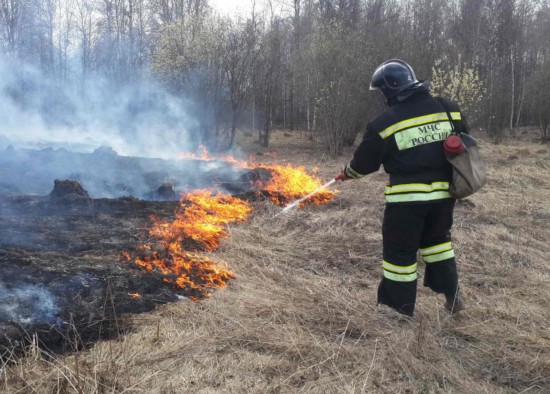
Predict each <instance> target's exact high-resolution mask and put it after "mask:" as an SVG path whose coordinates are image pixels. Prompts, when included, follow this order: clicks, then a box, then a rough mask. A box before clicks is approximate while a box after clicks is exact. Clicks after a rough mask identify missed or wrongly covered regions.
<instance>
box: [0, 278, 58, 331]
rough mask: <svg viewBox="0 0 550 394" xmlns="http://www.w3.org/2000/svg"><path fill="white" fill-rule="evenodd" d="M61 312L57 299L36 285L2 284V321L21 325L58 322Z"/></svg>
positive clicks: (0, 309) (0, 302)
mask: <svg viewBox="0 0 550 394" xmlns="http://www.w3.org/2000/svg"><path fill="white" fill-rule="evenodd" d="M59 312H60V309H59V307H58V306H57V300H56V297H55V296H54V295H53V294H52V293H51V292H50V291H48V290H47V289H46V288H44V287H43V286H40V285H34V284H21V285H19V286H9V287H8V286H6V285H4V284H2V283H0V321H1V322H14V323H19V324H36V323H48V324H54V323H56V322H57V320H58V317H57V314H58V313H59Z"/></svg>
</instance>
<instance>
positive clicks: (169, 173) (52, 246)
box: [0, 147, 335, 352]
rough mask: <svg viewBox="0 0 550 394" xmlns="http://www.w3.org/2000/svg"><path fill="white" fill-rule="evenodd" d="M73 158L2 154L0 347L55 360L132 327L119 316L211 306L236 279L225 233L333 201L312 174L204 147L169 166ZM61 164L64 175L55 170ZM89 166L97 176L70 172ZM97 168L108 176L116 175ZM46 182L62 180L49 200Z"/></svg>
mask: <svg viewBox="0 0 550 394" xmlns="http://www.w3.org/2000/svg"><path fill="white" fill-rule="evenodd" d="M74 155H76V154H75V153H71V152H67V151H64V150H62V149H59V150H52V149H46V150H41V151H38V150H36V151H31V150H16V149H13V148H11V147H10V148H8V149H6V151H5V152H4V154H3V155H1V157H0V164H1V165H2V166H3V168H6V169H9V170H13V171H15V168H16V167H17V171H19V172H22V173H23V172H24V173H25V176H22V177H10V178H9V180H10V182H12V183H7V182H2V183H0V188H2V189H1V190H0V192H1V193H2V195H3V196H5V197H4V198H2V199H1V201H0V214H1V215H0V265H1V266H2V272H3V275H2V278H3V279H2V280H1V282H0V300H2V304H3V306H2V307H0V329H2V331H3V332H4V333H5V335H4V336H3V338H0V347H2V348H4V349H16V348H21V349H23V348H24V346H25V344H27V343H29V342H30V341H36V340H37V339H36V338H38V341H39V343H40V345H41V346H43V347H44V348H47V349H48V350H50V351H53V352H64V351H68V350H69V351H70V350H76V349H78V348H81V347H85V346H86V345H87V344H89V343H92V342H93V341H95V340H98V339H101V338H112V337H113V336H118V335H120V334H122V333H124V332H125V331H127V330H131V325H126V324H125V320H124V319H121V318H120V317H121V316H123V315H125V314H135V313H141V312H145V311H149V310H152V309H153V308H154V307H155V306H156V305H159V304H163V303H168V302H173V301H176V300H179V299H182V298H186V299H189V300H192V301H200V300H202V299H205V298H208V297H210V296H211V295H212V294H213V292H214V291H215V290H216V289H220V288H223V287H226V286H227V285H228V283H229V282H230V281H231V280H233V279H236V275H235V274H234V273H233V272H232V270H231V268H230V266H231V261H228V262H223V261H218V260H217V259H216V258H215V255H213V252H214V251H216V250H217V249H218V248H219V246H220V243H221V242H223V239H224V238H226V237H228V236H229V231H228V226H229V225H231V224H233V223H239V222H244V221H246V220H247V219H248V218H249V216H250V215H251V214H253V211H254V206H255V204H256V203H257V202H259V201H265V200H270V201H272V202H273V203H274V204H275V205H276V206H279V207H284V206H288V204H289V203H292V202H293V201H296V200H299V199H303V198H304V197H307V196H308V194H311V192H314V193H313V194H312V195H311V196H309V197H307V199H305V200H304V201H302V202H300V204H299V206H305V205H308V204H324V203H328V202H330V201H331V200H332V199H333V196H334V193H335V192H334V191H331V190H328V189H323V187H322V186H323V185H322V181H321V180H320V179H319V178H317V177H316V176H315V175H314V171H313V173H311V172H308V171H307V170H306V169H305V168H302V167H295V166H292V165H290V164H286V165H279V164H263V163H258V162H255V161H254V160H251V159H250V160H248V161H241V160H237V159H235V158H233V157H231V156H225V157H214V156H210V155H209V154H208V152H207V151H206V149H204V148H201V150H200V152H199V153H198V154H192V153H188V154H182V155H180V157H179V158H178V160H174V161H162V160H156V159H155V160H152V159H142V158H131V157H122V156H118V155H117V154H116V153H115V152H114V151H111V150H109V149H105V148H100V149H98V150H96V151H95V152H93V153H91V154H82V153H81V154H78V157H73V156H74ZM69 157H70V162H71V165H70V166H57V167H55V168H53V167H52V165H53V164H51V163H59V162H60V161H61V162H62V161H63V160H68V158H69ZM91 162H94V163H96V164H95V168H96V169H99V170H100V171H95V172H94V173H93V174H91V173H85V172H83V171H81V170H80V168H79V167H78V166H79V165H81V166H82V167H83V168H94V166H90V163H91ZM79 163H80V164H79ZM48 166H50V167H52V168H48ZM102 167H105V168H107V167H109V168H116V169H117V171H116V173H117V174H118V178H113V177H112V176H111V177H109V176H107V173H109V174H113V173H114V172H113V171H109V172H107V171H106V170H105V171H101V168H102ZM44 173H48V174H49V175H52V176H55V177H56V178H58V179H56V180H55V182H54V186H53V190H51V184H50V186H49V188H50V190H51V191H50V190H48V191H50V193H49V194H46V193H45V189H46V187H48V184H49V182H51V181H52V180H51V179H50V181H49V182H48V181H47V179H44V176H43V175H42V176H40V175H39V174H44ZM101 174H105V175H106V176H105V177H104V179H101ZM0 177H1V174H0ZM54 179H55V178H54ZM64 179H65V180H64ZM33 180H34V182H33ZM155 182H156V185H157V186H156V187H154V185H155ZM96 196H99V197H96Z"/></svg>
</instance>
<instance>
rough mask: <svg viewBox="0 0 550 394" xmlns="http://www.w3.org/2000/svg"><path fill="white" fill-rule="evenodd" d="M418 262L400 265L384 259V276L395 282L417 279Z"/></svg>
mask: <svg viewBox="0 0 550 394" xmlns="http://www.w3.org/2000/svg"><path fill="white" fill-rule="evenodd" d="M416 266H417V265H416V263H414V264H412V265H409V266H405V267H403V266H399V265H394V264H392V263H388V262H387V261H384V262H383V263H382V267H383V268H384V277H385V278H386V279H389V280H393V281H394V282H412V281H414V280H416V278H417V274H416Z"/></svg>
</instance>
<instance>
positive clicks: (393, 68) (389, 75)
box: [370, 59, 418, 100]
mask: <svg viewBox="0 0 550 394" xmlns="http://www.w3.org/2000/svg"><path fill="white" fill-rule="evenodd" d="M417 83H418V80H417V79H416V76H415V75H414V71H413V69H412V67H411V66H409V65H408V64H407V63H405V62H404V61H403V60H399V59H391V60H387V61H385V62H384V63H382V64H381V65H380V66H378V68H377V69H376V70H375V71H374V74H372V81H371V83H370V90H380V91H381V92H382V93H383V94H384V97H385V98H386V100H390V99H392V98H394V97H395V96H397V95H398V94H399V93H401V92H403V91H404V90H405V89H408V88H410V87H411V86H414V85H416V84H417Z"/></svg>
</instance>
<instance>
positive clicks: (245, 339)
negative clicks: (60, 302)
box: [0, 132, 550, 393]
mask: <svg viewBox="0 0 550 394" xmlns="http://www.w3.org/2000/svg"><path fill="white" fill-rule="evenodd" d="M287 134H289V133H283V132H280V133H276V134H275V135H274V139H273V143H272V148H270V149H271V151H275V152H276V154H277V156H276V157H272V156H274V155H272V154H271V153H270V152H263V151H261V150H260V149H259V148H258V146H257V145H255V144H254V138H255V137H254V136H253V135H250V134H248V135H247V134H243V135H242V136H241V140H240V145H241V146H242V149H243V150H244V151H245V152H248V153H251V154H255V153H256V152H260V153H261V155H259V156H261V157H260V159H261V160H265V161H272V162H283V161H284V160H287V161H289V162H291V163H293V164H300V165H305V166H306V167H308V168H310V169H311V168H313V167H316V166H318V167H319V168H320V170H319V176H321V177H323V178H325V179H329V178H330V177H331V176H334V175H335V173H337V172H338V170H339V168H340V166H341V164H342V163H344V162H345V161H346V160H347V159H348V158H349V157H350V155H351V152H352V151H351V150H349V151H348V152H347V154H346V155H345V156H344V157H343V158H342V159H339V160H331V159H329V158H328V157H325V156H323V155H322V154H321V153H319V152H321V149H320V147H319V145H318V144H317V143H316V142H315V141H311V140H310V138H309V137H308V136H307V135H300V134H292V135H291V136H288V135H287ZM480 143H481V146H482V148H483V151H484V153H485V155H486V157H487V160H488V167H489V184H488V185H487V187H486V188H485V189H484V190H483V191H481V192H480V193H479V194H477V195H475V196H474V197H472V198H470V199H468V200H467V201H464V202H461V203H459V204H457V209H456V214H455V226H454V233H453V236H454V242H455V249H456V252H457V256H458V261H459V273H460V277H461V286H462V291H463V293H464V297H465V300H466V303H467V310H466V311H465V312H464V313H462V314H461V315H459V316H457V317H451V316H450V315H448V314H447V313H446V312H444V310H443V307H442V304H443V299H442V298H441V296H437V295H434V294H432V293H431V292H430V291H428V290H426V289H424V288H422V287H421V286H419V295H418V301H417V312H416V315H415V317H414V318H412V319H407V318H403V317H401V316H399V315H397V314H395V313H393V312H392V311H391V310H388V309H385V308H381V307H378V306H377V305H376V287H377V283H378V281H379V278H380V275H381V268H380V256H381V236H380V227H381V220H382V215H383V209H384V203H383V196H382V190H383V187H384V184H385V176H384V175H383V174H374V175H371V176H369V177H368V178H367V179H365V180H361V181H356V182H348V183H345V184H342V185H340V186H339V189H340V192H339V193H338V194H337V196H336V198H335V199H334V200H333V201H332V202H331V203H329V204H327V205H323V206H310V207H307V208H304V209H301V210H297V211H294V212H291V213H289V214H288V215H282V216H279V217H277V218H276V219H273V220H271V217H272V216H273V215H274V214H275V213H276V212H278V210H279V208H277V207H275V206H273V205H272V204H271V203H269V202H266V201H258V202H255V203H254V208H255V212H254V214H253V216H252V217H251V219H250V220H249V221H248V222H246V223H241V224H238V225H234V226H231V228H230V232H231V237H230V238H229V239H227V240H226V241H225V242H224V243H223V245H222V247H221V248H220V250H219V251H217V252H216V253H215V258H217V259H220V260H224V261H226V262H227V263H228V265H229V266H230V268H231V269H232V270H234V272H235V273H236V275H237V279H236V280H234V281H232V282H231V283H230V285H229V287H228V288H227V289H224V290H220V291H218V292H216V293H215V294H214V295H213V296H212V298H211V299H208V300H204V301H201V302H191V301H187V300H184V301H181V302H178V303H173V304H168V305H162V306H160V307H158V308H157V309H156V310H155V311H153V312H150V313H147V314H142V315H139V316H136V315H134V316H129V317H121V319H124V320H125V322H126V324H130V325H131V326H132V327H133V330H132V332H131V333H129V334H127V335H123V336H120V337H118V338H117V339H114V340H110V341H102V342H98V343H96V344H95V345H94V346H93V347H92V348H90V349H87V350H83V351H79V352H74V353H72V354H70V355H66V356H62V357H48V356H47V355H45V354H44V351H43V350H39V348H38V346H36V345H32V344H31V346H29V348H28V349H27V356H26V357H25V358H22V359H18V360H15V361H13V362H12V363H11V365H6V366H5V367H4V368H3V369H2V374H1V375H0V377H1V379H0V382H1V390H2V391H4V392H10V393H11V392H21V393H28V392H38V393H42V392H44V393H57V392H82V393H95V392H98V393H103V392H105V393H107V392H147V393H182V392H193V393H195V392H196V393H212V392H228V393H240V392H250V393H279V392H304V393H305V392H323V393H325V392H326V393H332V392H334V393H340V392H342V393H361V392H376V393H399V392H402V393H439V392H441V393H453V392H456V393H508V392H509V393H515V392H523V393H546V392H550V330H549V328H550V327H549V325H550V323H549V320H550V308H548V305H549V304H550V266H549V263H548V256H549V253H548V242H549V241H550V224H549V223H550V194H549V193H548V192H549V190H550V171H549V169H550V149H548V147H545V146H542V145H540V144H537V143H535V142H532V141H529V140H527V137H525V138H524V139H523V140H508V141H507V142H505V143H502V144H500V145H492V144H490V143H489V141H488V140H484V139H482V140H481V141H480ZM268 153H269V154H268ZM511 157H515V158H513V159H511ZM421 280H422V274H421V273H420V280H419V283H421Z"/></svg>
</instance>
